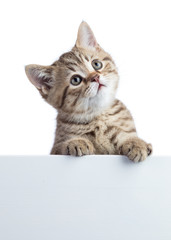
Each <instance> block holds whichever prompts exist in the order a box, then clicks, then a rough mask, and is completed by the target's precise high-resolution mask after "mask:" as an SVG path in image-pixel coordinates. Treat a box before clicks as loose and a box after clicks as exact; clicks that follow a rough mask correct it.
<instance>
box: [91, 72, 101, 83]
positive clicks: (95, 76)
mask: <svg viewBox="0 0 171 240" xmlns="http://www.w3.org/2000/svg"><path fill="white" fill-rule="evenodd" d="M99 79H100V76H99V75H97V74H96V75H94V76H92V77H91V79H90V81H91V82H98V83H99Z"/></svg>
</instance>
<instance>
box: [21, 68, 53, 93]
mask: <svg viewBox="0 0 171 240" xmlns="http://www.w3.org/2000/svg"><path fill="white" fill-rule="evenodd" d="M25 71H26V75H27V77H28V79H29V80H30V82H31V83H32V84H33V85H34V86H35V87H36V88H37V89H38V90H39V91H40V93H41V94H43V95H48V93H49V90H50V89H51V87H52V86H53V76H52V67H51V66H40V65H35V64H30V65H27V66H26V67H25Z"/></svg>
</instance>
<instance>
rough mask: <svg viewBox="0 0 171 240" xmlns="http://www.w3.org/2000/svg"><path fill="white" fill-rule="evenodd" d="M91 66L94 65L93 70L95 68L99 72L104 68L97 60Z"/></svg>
mask: <svg viewBox="0 0 171 240" xmlns="http://www.w3.org/2000/svg"><path fill="white" fill-rule="evenodd" d="M91 64H92V66H93V68H94V69H95V70H99V69H101V68H102V67H103V64H102V62H100V61H99V60H97V59H95V60H93V61H92V63H91Z"/></svg>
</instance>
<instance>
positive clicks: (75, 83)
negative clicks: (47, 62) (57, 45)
mask: <svg viewBox="0 0 171 240" xmlns="http://www.w3.org/2000/svg"><path fill="white" fill-rule="evenodd" d="M26 74H27V76H28V78H29V79H30V81H31V82H32V83H33V84H34V85H35V86H36V88H37V89H38V90H39V92H40V93H41V95H42V96H43V97H44V98H45V99H46V101H47V102H48V103H50V104H51V105H52V106H54V107H55V108H56V109H58V112H59V113H62V114H63V115H65V118H67V117H68V116H69V118H70V120H75V121H77V122H80V121H81V122H82V121H83V122H84V121H89V120H90V119H92V118H93V117H94V116H96V115H98V114H99V113H101V112H102V111H104V110H105V109H107V108H108V107H110V106H111V105H112V103H113V101H114V99H115V92H116V89H117V86H118V74H117V69H116V66H115V64H114V62H113V60H112V58H111V56H110V55H109V54H108V53H106V52H105V51H104V50H103V49H102V48H101V47H100V46H99V45H98V43H97V41H96V39H95V37H94V34H93V32H92V30H91V29H90V27H89V26H88V25H87V23H85V22H82V23H81V25H80V27H79V30H78V36H77V41H76V44H75V46H74V47H73V49H72V50H71V51H70V52H67V53H65V54H63V55H62V56H61V57H60V58H59V60H58V61H56V62H54V63H53V64H52V65H51V66H40V65H28V66H26Z"/></svg>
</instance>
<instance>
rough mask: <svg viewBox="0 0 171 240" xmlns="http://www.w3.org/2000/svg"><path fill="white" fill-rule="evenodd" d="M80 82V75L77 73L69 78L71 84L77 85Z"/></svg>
mask: <svg viewBox="0 0 171 240" xmlns="http://www.w3.org/2000/svg"><path fill="white" fill-rule="evenodd" d="M81 82H82V77H80V76H79V75H74V76H73V77H72V78H71V84H72V85H74V86H77V85H79V84H80V83H81Z"/></svg>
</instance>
